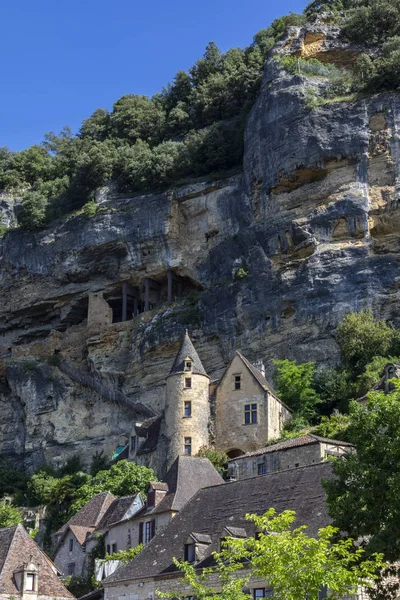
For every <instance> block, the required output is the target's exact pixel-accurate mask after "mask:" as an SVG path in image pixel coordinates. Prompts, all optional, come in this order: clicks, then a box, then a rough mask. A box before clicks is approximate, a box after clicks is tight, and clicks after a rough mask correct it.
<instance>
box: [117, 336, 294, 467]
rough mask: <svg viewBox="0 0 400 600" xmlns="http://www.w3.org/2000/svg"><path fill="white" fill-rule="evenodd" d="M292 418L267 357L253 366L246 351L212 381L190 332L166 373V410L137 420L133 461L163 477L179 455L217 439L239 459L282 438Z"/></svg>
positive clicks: (192, 452)
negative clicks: (266, 366)
mask: <svg viewBox="0 0 400 600" xmlns="http://www.w3.org/2000/svg"><path fill="white" fill-rule="evenodd" d="M214 405H215V415H214V410H211V408H212V407H214ZM290 418H291V412H290V410H289V408H288V407H287V406H285V404H284V403H283V402H282V401H281V400H279V398H278V396H277V394H276V392H275V391H274V390H273V388H272V386H271V385H270V384H269V383H268V381H267V380H266V379H265V370H264V367H263V364H262V362H258V363H257V364H256V365H253V364H252V363H250V362H249V361H248V360H247V359H246V358H245V357H244V356H243V355H242V354H240V352H236V353H235V355H234V357H233V359H232V360H231V362H230V364H229V365H228V367H227V368H226V370H225V372H224V374H223V376H222V378H221V379H220V381H219V382H218V384H217V385H216V386H215V385H214V384H213V385H212V386H210V379H209V376H208V375H207V373H206V370H205V368H204V366H203V364H202V362H201V360H200V357H199V355H198V354H197V352H196V349H195V348H194V346H193V344H192V341H191V340H190V338H189V335H188V333H187V332H186V334H185V336H184V339H183V342H182V345H181V347H180V350H179V352H178V354H177V355H176V357H175V360H174V363H173V365H172V368H171V370H170V372H169V375H168V376H167V378H166V391H165V410H164V413H163V414H162V415H158V416H154V417H153V418H150V419H147V420H145V421H140V422H137V423H136V424H135V426H134V428H133V430H132V433H131V436H130V442H129V449H128V450H129V460H133V461H135V462H136V463H138V464H141V465H145V466H150V467H152V468H154V469H155V470H156V472H157V473H159V474H161V476H163V475H164V474H165V472H166V470H167V469H168V468H169V467H170V466H171V465H172V463H173V462H174V460H175V459H176V457H177V456H182V455H187V456H190V455H196V454H197V453H198V451H199V449H200V448H201V446H209V445H211V444H214V445H215V446H216V447H217V448H218V449H219V450H223V451H225V452H227V454H228V456H230V457H231V458H234V457H235V456H239V455H241V454H244V453H245V452H249V451H252V450H257V449H258V448H260V447H262V446H264V445H265V443H266V442H268V441H269V440H271V439H273V438H277V437H279V435H280V432H281V431H282V428H283V426H284V424H285V423H286V422H287V421H288V420H289V419H290ZM160 457H162V458H160ZM160 463H161V464H160Z"/></svg>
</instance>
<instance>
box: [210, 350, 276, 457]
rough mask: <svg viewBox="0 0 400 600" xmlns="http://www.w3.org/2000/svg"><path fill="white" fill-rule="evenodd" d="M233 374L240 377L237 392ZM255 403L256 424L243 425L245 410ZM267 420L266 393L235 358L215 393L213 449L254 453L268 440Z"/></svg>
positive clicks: (240, 361)
mask: <svg viewBox="0 0 400 600" xmlns="http://www.w3.org/2000/svg"><path fill="white" fill-rule="evenodd" d="M235 374H241V389H240V390H235V388H234V375H235ZM254 403H256V404H257V405H258V423H257V424H252V425H244V407H245V405H246V404H254ZM274 414H275V413H274ZM271 415H272V413H271ZM268 421H269V419H268V394H267V393H266V392H264V390H263V389H262V388H261V386H260V385H259V384H258V382H257V381H256V380H255V378H254V377H253V375H252V374H251V373H250V371H249V370H248V369H247V367H246V366H245V365H244V364H243V362H242V360H241V359H240V358H239V356H237V355H236V356H235V357H234V358H233V361H232V362H231V364H230V366H229V367H228V370H227V371H226V373H225V375H224V377H223V379H222V381H221V383H220V384H219V386H218V388H217V391H216V423H215V442H216V447H217V448H218V449H220V450H224V451H225V452H227V451H229V450H231V449H233V448H237V449H240V450H242V451H243V452H251V451H252V450H257V449H258V448H260V447H262V446H263V445H264V444H265V443H266V442H267V441H268V439H269V425H268ZM275 429H276V427H273V430H275Z"/></svg>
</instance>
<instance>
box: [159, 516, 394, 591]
mask: <svg viewBox="0 0 400 600" xmlns="http://www.w3.org/2000/svg"><path fill="white" fill-rule="evenodd" d="M295 518H296V514H295V512H294V511H291V510H287V511H284V512H282V513H281V514H279V515H276V513H275V510H274V509H273V508H271V509H270V510H268V511H267V512H266V513H265V514H264V515H262V516H258V515H247V519H248V520H250V521H252V522H253V523H254V524H255V527H256V530H257V532H258V533H257V536H256V537H249V538H242V539H235V538H227V539H226V541H225V544H224V548H225V549H223V550H222V552H220V553H214V560H215V562H216V566H215V567H209V568H208V569H203V573H202V574H201V575H199V574H198V573H197V571H196V568H195V567H194V566H193V565H191V564H189V563H180V562H179V561H177V560H175V561H174V562H175V564H176V565H177V566H178V567H179V568H180V569H181V571H182V572H183V575H184V586H185V587H184V589H185V593H187V592H188V590H190V593H191V594H193V595H194V596H195V597H196V598H197V599H203V600H209V599H210V600H211V598H212V599H213V600H250V599H251V598H252V596H251V595H250V594H249V593H248V592H246V591H244V589H245V588H246V587H247V583H248V581H249V579H250V571H251V572H252V574H253V576H254V577H255V578H256V579H258V578H259V579H260V580H262V581H268V585H269V586H271V587H272V588H273V597H274V598H275V599H276V600H304V598H309V599H310V600H317V599H318V598H319V594H320V592H321V589H322V588H323V587H324V586H327V587H328V589H329V598H332V599H339V598H343V597H344V596H347V595H348V594H351V593H352V592H353V591H356V590H357V589H358V587H361V586H365V587H366V588H370V587H371V586H372V585H373V581H374V580H375V579H376V578H377V576H376V572H377V570H378V569H379V568H380V567H381V566H382V565H383V562H382V557H381V556H380V555H373V556H371V557H370V558H369V559H365V557H364V551H363V550H362V549H361V548H358V549H355V547H354V544H353V540H352V539H351V538H349V539H347V540H337V541H335V540H334V535H335V534H336V533H337V529H335V528H334V527H331V526H328V527H324V528H323V529H320V530H319V531H318V535H317V536H316V537H309V536H308V535H307V533H306V530H307V527H306V526H301V527H297V528H294V527H293V523H294V521H295ZM244 564H246V565H248V567H249V569H243V565H244ZM246 571H247V573H246ZM210 576H213V580H215V576H217V577H218V580H219V584H220V588H221V591H220V592H219V593H217V594H216V593H215V591H214V589H213V587H210V585H209V578H210ZM181 591H182V588H181ZM158 595H159V596H160V597H161V598H179V597H181V596H182V593H179V590H176V591H175V592H173V593H167V594H160V593H159V592H158Z"/></svg>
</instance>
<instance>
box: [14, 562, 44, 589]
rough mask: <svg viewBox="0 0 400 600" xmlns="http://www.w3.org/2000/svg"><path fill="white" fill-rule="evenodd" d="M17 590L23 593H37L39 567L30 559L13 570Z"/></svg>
mask: <svg viewBox="0 0 400 600" xmlns="http://www.w3.org/2000/svg"><path fill="white" fill-rule="evenodd" d="M14 577H15V582H16V584H17V588H18V590H20V592H22V595H24V593H25V592H26V593H30V594H37V593H38V584H39V567H38V566H37V565H35V564H34V563H32V561H30V562H29V563H28V564H24V565H23V566H22V567H21V568H20V569H19V570H18V571H16V572H14Z"/></svg>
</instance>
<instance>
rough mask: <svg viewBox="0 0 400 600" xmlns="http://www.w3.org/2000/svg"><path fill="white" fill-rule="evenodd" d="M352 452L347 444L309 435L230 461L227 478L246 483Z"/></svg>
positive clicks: (248, 453) (351, 447) (351, 448)
mask: <svg viewBox="0 0 400 600" xmlns="http://www.w3.org/2000/svg"><path fill="white" fill-rule="evenodd" d="M353 449H354V447H353V446H352V444H349V443H348V442H341V441H338V440H330V439H327V438H323V437H320V436H318V435H314V434H312V433H307V434H305V435H302V436H300V437H297V438H295V439H291V440H285V441H284V442H279V443H277V444H273V445H272V446H267V447H266V448H261V449H260V450H256V451H255V452H247V453H246V454H243V455H242V456H238V457H237V458H233V459H231V460H230V461H229V463H228V477H229V478H231V479H236V480H237V479H247V478H249V477H255V476H259V475H268V474H270V473H275V472H277V471H284V470H286V469H294V468H297V467H304V466H306V465H312V464H317V463H320V462H322V461H324V460H326V458H327V457H328V456H342V455H343V454H346V453H347V452H352V451H353Z"/></svg>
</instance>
